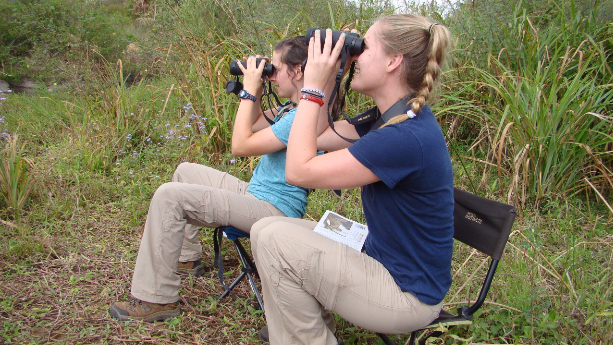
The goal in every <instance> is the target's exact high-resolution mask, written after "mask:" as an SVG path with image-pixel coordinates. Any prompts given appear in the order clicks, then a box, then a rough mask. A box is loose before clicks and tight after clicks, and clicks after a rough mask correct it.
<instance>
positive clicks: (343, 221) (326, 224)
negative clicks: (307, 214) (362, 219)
mask: <svg viewBox="0 0 613 345" xmlns="http://www.w3.org/2000/svg"><path fill="white" fill-rule="evenodd" d="M314 231H315V232H316V233H318V234H321V235H324V236H326V237H327V238H329V239H331V240H334V241H336V242H340V243H343V244H346V245H348V246H349V247H351V248H353V249H355V250H357V251H361V250H362V247H364V241H366V236H367V235H368V227H367V226H366V225H364V224H360V223H356V222H354V221H353V220H351V219H347V218H345V217H343V216H341V215H340V214H337V213H334V212H332V211H329V210H328V211H326V213H324V216H323V217H321V219H320V220H319V223H317V226H316V227H315V229H314Z"/></svg>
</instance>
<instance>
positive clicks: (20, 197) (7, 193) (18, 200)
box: [0, 135, 35, 218]
mask: <svg viewBox="0 0 613 345" xmlns="http://www.w3.org/2000/svg"><path fill="white" fill-rule="evenodd" d="M24 147H25V144H19V143H18V135H14V136H9V137H8V138H7V140H6V144H5V146H4V149H2V150H1V151H0V197H1V198H2V199H3V201H4V202H5V203H6V205H7V206H8V210H9V211H10V212H11V213H13V215H14V216H15V218H19V217H20V212H21V210H22V208H23V207H24V205H25V204H26V202H27V201H28V197H29V196H30V192H31V191H32V189H33V188H34V185H35V180H34V176H33V175H32V172H31V169H32V167H33V165H32V163H31V162H30V161H29V160H28V159H27V158H25V157H24V155H23V153H24Z"/></svg>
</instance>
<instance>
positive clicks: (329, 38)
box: [321, 29, 332, 56]
mask: <svg viewBox="0 0 613 345" xmlns="http://www.w3.org/2000/svg"><path fill="white" fill-rule="evenodd" d="M331 50H332V30H331V29H326V39H325V42H324V49H323V51H322V52H321V55H322V56H329V55H330V51H331Z"/></svg>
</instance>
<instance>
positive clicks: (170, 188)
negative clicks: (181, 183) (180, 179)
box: [153, 182, 177, 200]
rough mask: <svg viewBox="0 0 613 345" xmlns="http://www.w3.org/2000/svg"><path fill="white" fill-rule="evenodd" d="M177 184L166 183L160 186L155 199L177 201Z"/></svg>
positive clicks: (154, 195)
mask: <svg viewBox="0 0 613 345" xmlns="http://www.w3.org/2000/svg"><path fill="white" fill-rule="evenodd" d="M176 184H177V183H176V182H166V183H164V184H163V185H161V186H159V187H158V189H157V190H156V191H155V194H153V199H157V200H166V199H175V198H176V190H177V186H176Z"/></svg>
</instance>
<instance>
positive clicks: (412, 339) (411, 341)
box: [407, 331, 417, 345]
mask: <svg viewBox="0 0 613 345" xmlns="http://www.w3.org/2000/svg"><path fill="white" fill-rule="evenodd" d="M415 339H417V331H413V332H411V337H410V338H409V342H408V343H407V344H408V345H415Z"/></svg>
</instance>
